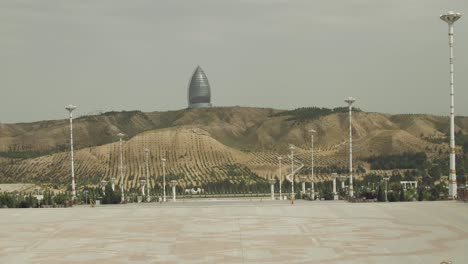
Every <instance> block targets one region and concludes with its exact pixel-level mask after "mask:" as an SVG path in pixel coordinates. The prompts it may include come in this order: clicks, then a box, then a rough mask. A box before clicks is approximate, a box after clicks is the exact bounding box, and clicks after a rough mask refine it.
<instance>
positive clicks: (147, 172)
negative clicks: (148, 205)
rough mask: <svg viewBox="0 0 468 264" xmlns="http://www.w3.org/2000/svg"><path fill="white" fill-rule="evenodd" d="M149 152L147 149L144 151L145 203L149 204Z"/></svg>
mask: <svg viewBox="0 0 468 264" xmlns="http://www.w3.org/2000/svg"><path fill="white" fill-rule="evenodd" d="M149 152H150V150H149V149H147V148H146V149H145V157H146V158H145V159H146V201H147V202H149V201H150V196H149V185H150V182H149V164H148V163H149Z"/></svg>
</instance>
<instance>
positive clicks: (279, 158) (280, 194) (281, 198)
mask: <svg viewBox="0 0 468 264" xmlns="http://www.w3.org/2000/svg"><path fill="white" fill-rule="evenodd" d="M282 159H283V158H282V157H278V161H279V196H280V200H283V196H282V195H283V194H282V193H281V184H282V181H283V176H282V175H281V160H282Z"/></svg>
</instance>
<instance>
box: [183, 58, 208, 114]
mask: <svg viewBox="0 0 468 264" xmlns="http://www.w3.org/2000/svg"><path fill="white" fill-rule="evenodd" d="M188 107H189V108H203V107H211V91H210V83H209V82H208V78H206V75H205V72H204V71H203V70H202V68H201V67H200V66H197V68H196V69H195V72H194V73H193V75H192V78H191V79H190V83H189V87H188Z"/></svg>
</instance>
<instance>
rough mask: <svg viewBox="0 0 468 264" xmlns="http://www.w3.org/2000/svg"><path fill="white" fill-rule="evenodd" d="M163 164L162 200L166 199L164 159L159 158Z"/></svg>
mask: <svg viewBox="0 0 468 264" xmlns="http://www.w3.org/2000/svg"><path fill="white" fill-rule="evenodd" d="M161 161H162V164H163V202H165V201H166V159H165V158H162V159H161Z"/></svg>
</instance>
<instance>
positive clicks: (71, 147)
mask: <svg viewBox="0 0 468 264" xmlns="http://www.w3.org/2000/svg"><path fill="white" fill-rule="evenodd" d="M65 109H67V110H68V112H69V113H70V154H71V155H70V157H71V176H72V201H73V202H74V201H75V199H76V189H75V160H74V156H73V114H72V112H73V110H75V109H76V106H74V105H68V106H66V107H65Z"/></svg>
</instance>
